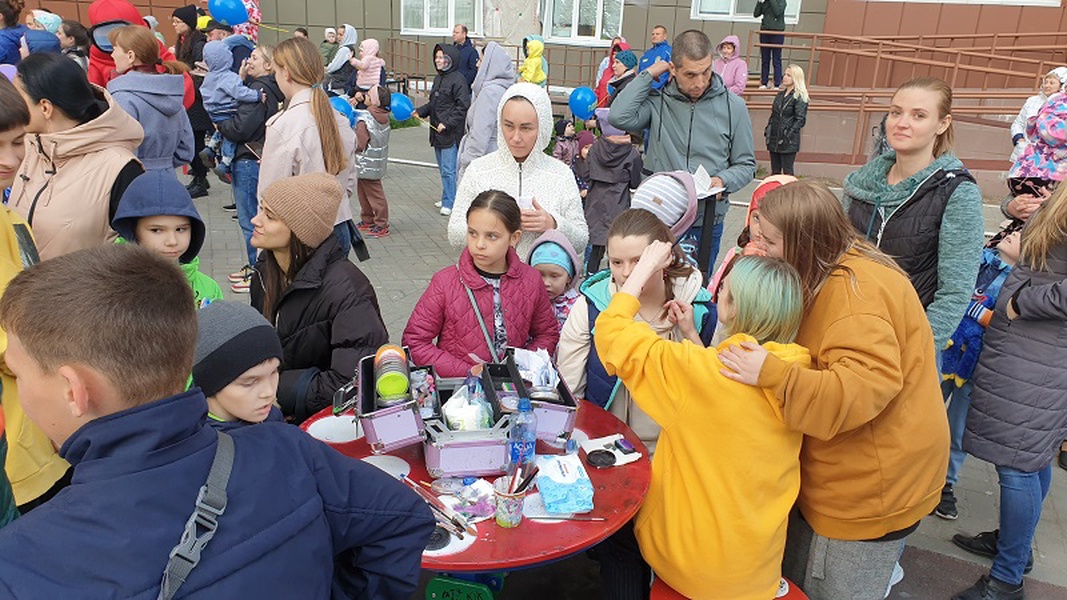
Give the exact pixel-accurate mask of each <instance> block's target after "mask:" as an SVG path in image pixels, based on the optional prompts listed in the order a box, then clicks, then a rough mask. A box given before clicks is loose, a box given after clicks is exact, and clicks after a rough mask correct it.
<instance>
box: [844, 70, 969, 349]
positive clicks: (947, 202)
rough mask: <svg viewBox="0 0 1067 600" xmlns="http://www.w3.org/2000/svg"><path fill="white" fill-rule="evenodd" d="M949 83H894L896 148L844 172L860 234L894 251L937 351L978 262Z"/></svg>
mask: <svg viewBox="0 0 1067 600" xmlns="http://www.w3.org/2000/svg"><path fill="white" fill-rule="evenodd" d="M951 113H952V88H950V87H949V86H948V84H947V83H945V82H944V81H941V80H940V79H932V78H919V79H913V80H911V81H908V82H906V83H905V84H904V85H902V86H900V88H898V89H897V91H896V93H895V94H894V95H893V100H892V103H891V104H890V107H889V116H888V118H887V119H886V138H887V141H888V142H889V146H890V148H891V150H890V151H889V152H886V153H884V154H881V155H879V156H877V157H874V158H873V159H871V161H870V162H868V163H867V164H866V165H864V166H863V167H861V168H860V169H859V170H858V171H854V172H852V173H850V174H849V175H848V177H846V178H845V186H844V187H845V198H844V204H845V210H846V212H847V213H848V216H849V218H850V219H851V221H852V224H853V226H855V228H856V229H857V230H858V231H859V233H860V235H861V236H864V237H866V239H867V240H869V241H870V242H872V243H873V244H875V245H876V246H878V248H879V249H880V250H882V251H883V252H885V253H886V254H889V255H890V256H892V257H894V258H895V259H896V261H897V264H899V265H900V267H901V268H902V269H903V270H904V271H905V272H906V273H907V274H908V277H910V278H911V283H912V285H913V286H915V291H916V292H918V294H919V299H920V300H922V303H923V307H925V308H926V317H927V318H928V319H929V320H930V326H931V327H932V328H933V331H934V342H935V344H936V349H937V350H938V351H940V350H943V349H944V347H945V344H946V343H947V342H948V340H949V338H950V337H951V336H952V333H953V332H954V331H955V330H956V327H957V326H958V325H959V324H960V319H962V318H963V313H964V311H965V310H966V309H967V306H968V304H969V303H970V301H971V294H972V292H973V291H974V282H975V278H976V277H977V275H978V266H979V264H980V263H981V260H980V259H981V254H982V245H983V244H984V242H985V238H984V235H983V231H984V222H983V219H982V194H981V191H980V190H979V189H978V186H977V185H976V184H975V183H974V178H973V177H971V175H970V174H969V173H968V172H967V170H966V169H965V168H964V167H963V163H962V162H960V160H959V159H958V158H956V155H955V154H953V153H952V144H953V138H954V135H953V131H952V114H951Z"/></svg>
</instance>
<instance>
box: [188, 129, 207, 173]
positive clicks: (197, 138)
mask: <svg viewBox="0 0 1067 600" xmlns="http://www.w3.org/2000/svg"><path fill="white" fill-rule="evenodd" d="M206 137H207V132H206V131H194V132H193V160H191V161H189V174H190V175H192V176H193V177H207V167H206V166H205V165H204V163H203V161H201V160H200V152H201V151H202V150H203V149H204V146H205V145H206V144H205V143H204V138H206Z"/></svg>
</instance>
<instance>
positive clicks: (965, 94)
mask: <svg viewBox="0 0 1067 600" xmlns="http://www.w3.org/2000/svg"><path fill="white" fill-rule="evenodd" d="M808 93H809V96H810V98H809V101H808V112H815V113H819V112H830V113H845V114H853V115H856V127H855V130H854V132H853V136H852V147H851V148H850V149H849V151H848V152H847V153H842V154H837V155H828V154H822V155H820V158H821V160H818V161H810V162H832V163H840V164H848V165H858V164H862V163H864V162H865V161H866V157H867V145H868V140H869V135H870V133H869V132H871V131H872V123H871V115H872V114H880V113H885V112H887V111H888V109H889V101H890V99H891V98H892V97H893V94H894V90H891V89H881V90H869V89H851V90H824V89H819V88H809V89H808ZM775 94H776V92H775V91H774V90H753V89H748V90H746V91H745V94H744V97H745V101H746V103H747V105H748V109H749V111H750V112H753V111H767V112H770V110H771V107H772V105H773V102H774V95H775ZM1029 95H1030V93H1029V92H1018V91H1016V92H990V91H985V92H979V91H958V92H954V93H953V108H952V115H953V118H954V119H955V120H956V121H957V122H974V123H981V124H982V125H984V126H992V127H998V128H1007V127H1008V126H1009V122H1008V120H1006V119H1004V118H1003V117H1014V116H1015V115H1016V114H1018V112H1019V108H1020V107H1021V106H1022V103H1023V101H1024V100H1025V99H1026V98H1027V97H1028V96H1029ZM997 117H1000V118H999V119H998V118H997ZM802 154H803V153H802ZM807 154H809V156H811V153H807ZM961 159H963V160H964V162H965V163H967V165H968V166H970V167H971V168H978V169H984V168H1002V167H1003V163H1004V159H998V160H996V161H990V160H984V159H974V158H970V159H968V158H967V157H965V156H961ZM802 162H804V161H802Z"/></svg>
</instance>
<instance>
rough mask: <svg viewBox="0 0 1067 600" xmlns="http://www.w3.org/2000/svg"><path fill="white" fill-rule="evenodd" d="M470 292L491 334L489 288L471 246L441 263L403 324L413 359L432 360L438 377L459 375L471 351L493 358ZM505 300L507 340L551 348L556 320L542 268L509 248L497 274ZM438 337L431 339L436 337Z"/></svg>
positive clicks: (523, 345)
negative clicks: (456, 259)
mask: <svg viewBox="0 0 1067 600" xmlns="http://www.w3.org/2000/svg"><path fill="white" fill-rule="evenodd" d="M463 283H466V284H467V286H468V287H470V289H471V290H472V291H473V292H474V298H475V300H477V302H478V308H479V309H480V311H481V313H482V319H484V320H485V325H486V327H488V328H489V335H490V336H492V334H493V288H492V286H490V285H489V284H488V283H486V281H485V280H484V279H482V277H481V275H479V274H478V271H477V270H476V269H475V268H474V261H473V260H471V255H470V252H469V251H468V250H467V249H466V248H464V249H463V253H462V254H461V255H460V257H459V263H458V268H457V266H450V267H445V268H444V269H441V270H440V271H438V272H437V273H436V274H435V275H434V276H433V278H432V279H431V280H430V286H429V287H428V288H426V291H425V292H424V293H423V294H422V298H419V302H418V304H416V305H415V310H414V311H412V313H411V319H409V320H408V326H407V327H406V328H405V329H404V338H403V340H404V345H406V346H408V348H409V349H410V350H411V359H412V360H413V361H414V362H415V364H417V365H433V366H434V367H435V368H436V369H437V374H438V375H439V376H441V377H462V376H464V375H466V374H467V370H468V369H470V368H471V367H472V366H474V361H473V360H472V359H471V358H470V357H469V356H467V355H468V354H470V353H473V354H474V355H475V356H477V357H479V358H481V359H482V360H483V361H485V362H491V358H490V354H489V347H488V346H487V345H486V341H485V335H484V334H483V333H482V329H481V327H480V326H479V325H478V319H477V317H476V316H475V314H474V309H473V307H472V306H471V302H470V299H469V298H468V297H467V290H466V289H464V287H463V285H462V284H463ZM500 294H501V300H502V303H503V306H504V327H505V328H506V329H507V332H508V346H514V347H518V348H527V349H530V350H535V349H538V348H544V349H546V350H548V352H549V353H550V354H551V353H555V351H556V343H557V342H559V324H558V323H557V322H556V316H555V313H553V311H552V302H551V301H550V300H549V298H548V292H546V291H545V284H544V283H543V282H542V281H541V274H540V273H539V272H538V271H537V269H534V268H533V267H531V266H529V265H527V264H525V263H523V262H522V261H521V260H519V255H518V254H517V253H516V252H515V250H514V249H511V250H508V271H507V273H504V275H503V276H502V277H501V280H500ZM435 339H436V340H437V343H436V344H435V343H434V340H435Z"/></svg>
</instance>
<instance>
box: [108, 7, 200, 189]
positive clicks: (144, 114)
mask: <svg viewBox="0 0 1067 600" xmlns="http://www.w3.org/2000/svg"><path fill="white" fill-rule="evenodd" d="M107 37H108V40H109V41H110V42H111V47H112V51H111V57H112V58H113V59H114V60H115V71H117V72H118V73H119V77H116V78H115V79H112V80H111V81H109V82H108V84H107V91H109V92H111V95H112V97H113V98H114V99H115V102H116V103H117V104H118V105H119V106H121V107H122V108H123V109H124V110H125V111H126V112H128V113H129V114H130V116H131V117H133V118H135V119H137V122H138V123H140V124H141V127H142V128H144V134H145V135H144V141H143V142H141V145H140V147H139V148H137V158H139V159H140V160H141V163H142V164H144V167H145V169H167V170H170V171H171V172H173V170H174V168H175V167H178V166H181V165H184V164H187V163H188V162H189V161H191V160H192V159H193V129H192V127H191V126H190V125H189V115H188V114H187V113H186V112H185V108H184V107H183V106H182V96H183V93H184V83H185V82H184V79H183V77H182V73H184V72H186V70H187V69H186V67H185V65H184V64H182V63H177V62H171V61H166V62H165V61H163V60H161V59H160V58H159V44H158V43H157V41H156V38H155V36H154V35H152V32H151V31H149V30H148V29H147V28H145V27H138V26H136V25H127V26H125V27H119V28H117V29H113V30H111V32H110V33H109V34H108V36H107Z"/></svg>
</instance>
